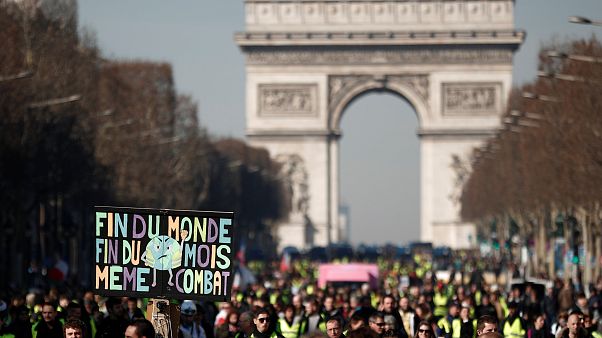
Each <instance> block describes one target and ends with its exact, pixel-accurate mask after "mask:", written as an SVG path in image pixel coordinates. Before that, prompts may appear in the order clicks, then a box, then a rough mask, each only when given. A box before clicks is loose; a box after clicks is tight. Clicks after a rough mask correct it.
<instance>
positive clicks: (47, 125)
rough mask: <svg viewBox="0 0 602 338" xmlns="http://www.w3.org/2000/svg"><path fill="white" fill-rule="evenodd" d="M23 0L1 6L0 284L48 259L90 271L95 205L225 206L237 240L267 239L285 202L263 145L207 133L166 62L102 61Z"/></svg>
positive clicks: (66, 20)
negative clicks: (232, 217) (232, 214)
mask: <svg viewBox="0 0 602 338" xmlns="http://www.w3.org/2000/svg"><path fill="white" fill-rule="evenodd" d="M28 3H30V2H28V1H23V2H2V3H0V27H2V30H0V41H3V43H2V52H0V93H1V95H0V114H1V116H2V120H0V191H1V193H0V250H1V251H2V252H0V275H2V276H11V278H1V279H0V290H8V287H9V286H11V287H16V288H21V287H25V286H33V285H37V284H42V283H44V282H45V279H46V278H45V277H44V274H45V272H46V270H47V269H48V268H51V267H52V266H53V265H54V263H55V262H56V261H57V260H59V259H64V260H66V261H67V263H68V264H69V267H70V270H71V272H70V275H71V276H76V275H79V276H80V280H81V276H85V275H87V274H89V270H90V267H89V266H88V265H91V264H89V262H91V259H90V257H92V254H91V250H92V245H91V240H92V232H91V229H92V228H93V227H92V226H91V224H93V222H92V219H91V216H92V207H93V206H94V205H120V206H132V207H150V208H171V209H193V210H224V211H228V210H233V211H235V212H236V226H237V228H236V232H237V233H236V234H237V238H239V239H248V240H249V242H253V243H256V244H257V245H263V246H264V247H275V246H274V245H271V244H272V243H271V242H270V241H271V237H270V236H269V233H270V229H269V227H270V225H271V224H272V223H273V222H275V221H277V220H279V219H281V218H283V217H286V215H287V214H288V210H289V209H290V206H289V205H287V204H286V203H285V201H287V198H286V197H287V196H285V194H287V192H286V191H287V189H283V185H284V183H286V179H287V178H286V177H281V176H280V174H279V172H280V166H279V164H277V163H275V162H272V161H271V160H270V157H269V154H268V153H267V152H266V151H265V150H262V149H256V148H252V147H249V146H247V145H246V144H244V143H243V142H241V141H238V140H234V139H223V140H216V139H214V138H212V137H210V136H209V135H208V134H207V132H206V131H205V130H203V129H202V128H200V127H199V125H198V120H197V106H196V104H195V103H194V102H193V100H192V99H191V98H190V97H188V96H185V95H179V94H178V93H177V92H176V90H175V88H174V83H173V78H172V70H171V67H170V65H169V64H164V63H153V62H144V61H114V60H109V59H106V58H103V57H102V56H101V53H100V51H99V50H98V48H97V47H96V45H95V42H94V39H93V38H91V37H90V35H89V34H88V35H86V34H83V36H82V35H80V34H78V32H77V25H76V23H75V22H74V21H75V20H74V19H73V18H71V17H63V18H61V17H51V16H48V15H47V14H48V13H44V12H43V11H42V10H40V8H38V7H27V4H28ZM72 12H75V11H72ZM262 241H263V242H262ZM266 241H267V242H266ZM29 243H31V245H29ZM26 271H28V272H29V274H28V275H27V274H26ZM8 283H12V285H8ZM83 284H84V285H86V284H87V281H86V280H84V281H83Z"/></svg>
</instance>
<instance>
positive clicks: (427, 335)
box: [414, 321, 435, 338]
mask: <svg viewBox="0 0 602 338" xmlns="http://www.w3.org/2000/svg"><path fill="white" fill-rule="evenodd" d="M414 338H435V332H434V331H433V327H432V326H431V324H430V323H429V322H427V321H421V322H420V324H418V329H417V330H416V334H415V335H414Z"/></svg>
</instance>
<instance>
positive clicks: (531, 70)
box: [79, 0, 602, 244]
mask: <svg viewBox="0 0 602 338" xmlns="http://www.w3.org/2000/svg"><path fill="white" fill-rule="evenodd" d="M243 9H244V8H243V1H242V0H220V1H218V0H170V1H165V0H101V1H99V0H80V1H79V14H80V18H79V20H80V26H85V27H88V28H89V29H91V30H93V31H95V32H96V35H97V38H98V44H99V46H100V47H101V49H102V51H103V54H104V55H105V56H107V57H113V58H119V59H144V60H151V61H165V62H169V63H171V64H172V66H173V70H174V77H175V82H176V86H177V90H178V92H180V93H184V94H189V95H191V96H192V97H193V98H194V99H195V100H196V101H197V102H198V104H199V114H200V121H201V124H202V125H203V126H204V127H206V128H207V129H208V130H209V132H210V133H212V134H213V135H216V136H234V137H239V138H242V137H244V128H245V117H244V116H245V114H244V109H245V107H244V102H245V91H244V76H245V74H244V59H243V56H242V54H241V52H240V51H239V49H238V47H237V46H236V44H235V43H234V40H233V35H234V33H235V32H239V31H243V30H244V11H243ZM570 15H583V16H588V17H590V18H592V19H599V20H600V19H602V0H573V1H570V0H517V1H516V3H515V25H516V27H517V28H518V29H522V30H525V31H526V32H527V39H526V41H525V43H524V44H523V46H522V47H521V48H520V49H519V51H518V53H517V54H516V55H515V58H514V83H515V84H521V83H524V82H528V81H531V80H533V79H534V77H535V76H536V71H537V69H536V64H537V52H538V50H539V48H540V46H541V45H542V43H544V42H549V41H552V39H557V40H562V39H564V38H566V37H570V38H577V37H581V38H583V37H585V38H587V37H590V36H592V34H594V33H597V35H598V36H600V35H602V27H591V26H583V25H576V24H570V23H568V21H567V17H568V16H570ZM367 112H369V113H370V114H367ZM375 117H377V118H375ZM417 127H418V123H417V120H416V116H415V113H414V111H413V109H412V107H411V106H409V105H408V104H407V103H405V102H404V101H402V100H401V99H399V98H397V97H394V96H392V95H390V94H370V95H366V96H364V97H362V98H360V99H359V100H357V101H355V102H354V103H353V104H352V105H351V106H350V107H348V108H347V110H346V111H345V118H344V119H343V121H342V130H343V138H342V141H341V186H342V187H341V193H342V201H344V202H345V203H346V204H348V205H349V206H350V208H351V220H352V227H351V240H352V242H353V243H360V242H364V243H375V244H383V243H387V242H393V243H397V244H403V243H407V242H409V241H412V240H416V239H418V236H419V184H418V183H419V149H418V138H417V137H416V133H415V131H416V129H417ZM366 177H370V178H373V179H371V180H364V179H361V180H358V179H357V178H366ZM376 214H378V215H379V218H378V221H377V222H375V221H374V217H373V215H376Z"/></svg>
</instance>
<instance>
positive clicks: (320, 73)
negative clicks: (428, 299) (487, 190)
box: [236, 0, 524, 247]
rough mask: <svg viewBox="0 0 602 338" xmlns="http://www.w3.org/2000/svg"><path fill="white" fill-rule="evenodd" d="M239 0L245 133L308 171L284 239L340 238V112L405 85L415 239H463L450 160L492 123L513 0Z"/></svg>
mask: <svg viewBox="0 0 602 338" xmlns="http://www.w3.org/2000/svg"><path fill="white" fill-rule="evenodd" d="M245 8H246V31H245V32H243V33H238V34H237V36H236V42H237V43H238V45H239V46H240V47H241V49H242V51H243V52H244V54H245V57H246V75H247V80H246V91H247V97H246V107H247V110H246V118H247V137H248V139H249V141H250V142H251V143H252V144H253V145H255V146H261V147H265V148H267V149H268V150H269V151H270V153H271V154H272V156H273V157H275V158H278V157H280V158H282V157H283V156H284V157H287V156H288V157H287V158H290V156H291V155H294V156H295V158H296V159H297V161H298V165H299V166H302V167H303V168H305V169H304V170H306V173H307V187H306V189H307V190H306V193H307V195H306V200H305V201H304V203H306V204H305V206H306V207H305V208H303V210H297V211H295V212H293V213H292V214H291V217H290V219H289V221H288V222H286V223H284V224H281V225H280V226H279V229H278V235H279V237H280V244H281V246H286V245H295V246H298V247H307V246H310V245H326V244H329V243H331V242H337V241H338V240H339V239H340V233H341V231H340V230H341V229H340V224H339V215H338V205H339V187H338V179H337V178H338V173H339V161H338V149H339V148H338V147H339V137H340V130H339V128H340V127H339V126H340V121H341V116H342V114H343V111H344V109H345V107H347V105H348V104H349V103H350V102H351V101H353V100H354V99H355V98H357V97H358V96H360V95H362V93H365V92H368V91H374V90H385V91H389V92H393V93H396V94H397V95H399V96H401V97H403V98H404V99H406V100H407V101H408V102H409V103H410V104H411V105H412V106H413V107H414V109H415V111H416V114H417V116H418V121H419V131H418V136H419V137H420V153H421V155H420V156H421V160H420V162H421V163H420V167H421V182H420V183H421V184H420V185H421V187H420V190H421V211H420V217H421V240H423V241H429V242H433V243H434V244H435V245H449V246H452V247H466V246H468V245H470V243H469V239H470V238H471V236H472V238H473V239H474V227H473V226H472V225H471V224H464V223H462V222H461V221H460V219H459V205H458V204H457V199H456V197H457V194H458V188H459V186H458V183H457V178H458V173H457V168H458V167H459V166H461V163H462V161H465V159H466V157H467V155H468V154H469V153H470V151H471V150H472V148H473V147H477V146H479V145H480V144H482V142H483V141H484V139H486V138H487V137H488V136H490V135H492V134H493V133H494V132H495V130H496V128H498V127H499V123H500V120H499V116H500V115H501V114H502V112H503V109H504V104H505V98H506V97H507V95H508V93H509V91H510V87H511V76H512V56H513V53H514V51H515V50H516V49H517V48H518V47H519V46H520V44H521V42H522V40H523V38H524V34H523V33H522V32H517V31H515V30H514V27H513V13H512V11H513V1H512V0H473V1H454V0H452V1H449V0H446V1H443V0H441V1H421V0H414V1H393V0H383V1H379V2H374V1H369V0H345V1H330V0H310V1H308V0H303V1H290V0H286V1H285V0H269V1H268V0H246V1H245ZM459 163H460V164H459ZM308 229H309V230H311V231H308ZM435 233H445V234H446V236H434V234H435ZM309 237H311V238H309Z"/></svg>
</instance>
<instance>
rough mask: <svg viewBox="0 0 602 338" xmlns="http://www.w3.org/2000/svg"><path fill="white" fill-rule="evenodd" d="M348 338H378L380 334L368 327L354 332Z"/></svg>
mask: <svg viewBox="0 0 602 338" xmlns="http://www.w3.org/2000/svg"><path fill="white" fill-rule="evenodd" d="M347 337H348V338H366V337H367V338H378V333H376V332H374V331H372V329H370V328H368V327H365V326H363V327H360V328H359V329H357V330H353V331H351V332H349V334H348V335H347Z"/></svg>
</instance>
